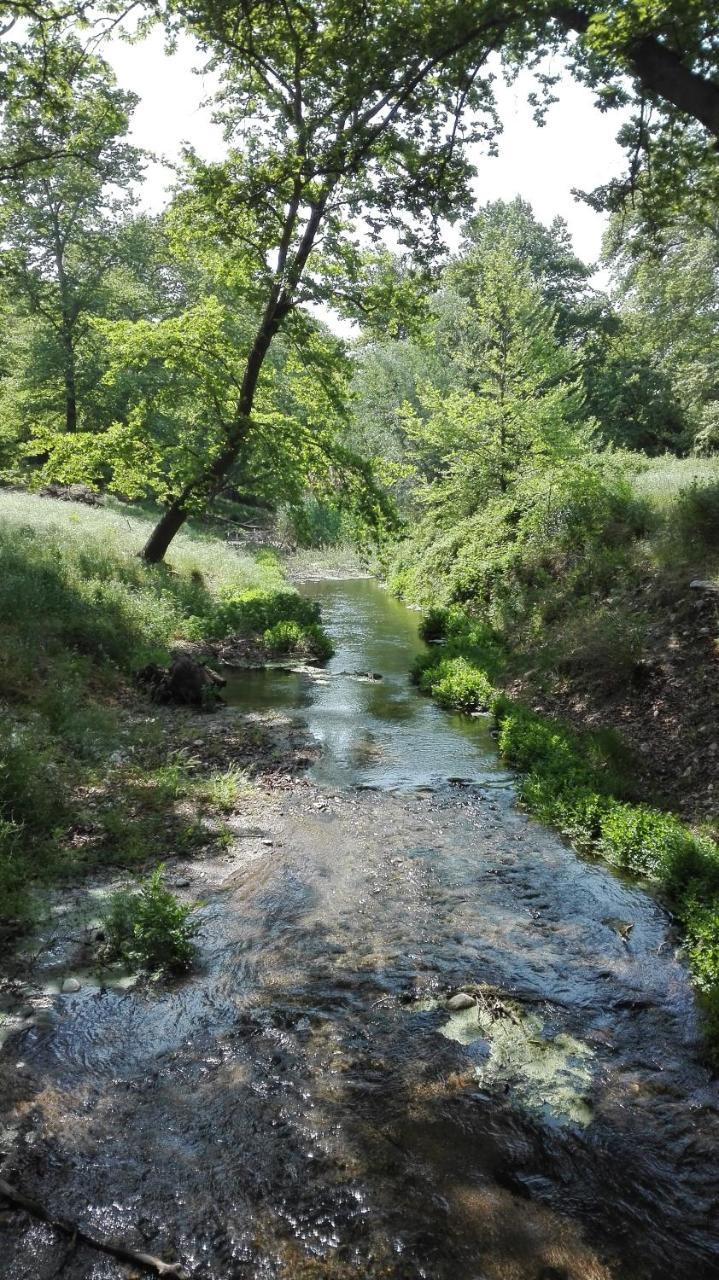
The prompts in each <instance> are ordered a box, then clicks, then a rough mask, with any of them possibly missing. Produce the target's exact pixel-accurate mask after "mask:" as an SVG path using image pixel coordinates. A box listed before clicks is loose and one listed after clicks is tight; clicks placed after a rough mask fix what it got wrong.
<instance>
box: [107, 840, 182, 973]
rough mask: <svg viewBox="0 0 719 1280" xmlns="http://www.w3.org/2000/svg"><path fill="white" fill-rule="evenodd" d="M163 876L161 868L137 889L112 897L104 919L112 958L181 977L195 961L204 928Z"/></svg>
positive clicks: (156, 869) (154, 971)
mask: <svg viewBox="0 0 719 1280" xmlns="http://www.w3.org/2000/svg"><path fill="white" fill-rule="evenodd" d="M163 872H164V867H163V866H162V864H160V865H159V866H158V867H156V868H155V870H154V871H153V872H152V873H151V874H150V875H149V876H147V877H146V878H145V879H144V880H142V881H141V882H140V884H139V886H138V887H137V888H136V889H134V890H132V889H121V890H119V891H118V892H117V893H114V894H113V895H112V897H111V899H110V902H109V904H108V909H107V911H106V913H105V918H104V924H105V933H106V935H107V949H108V956H109V958H111V959H121V960H125V961H127V963H129V964H132V965H140V966H142V968H144V969H148V970H150V971H151V972H153V973H181V972H182V971H183V970H185V969H189V968H190V967H191V965H192V962H193V960H194V958H195V944H194V938H195V937H196V935H197V933H198V930H199V928H200V924H199V921H198V920H196V919H195V920H193V919H192V913H193V909H194V908H193V907H192V906H189V905H187V904H185V903H182V902H179V901H178V899H177V898H176V897H175V895H174V894H173V893H171V892H170V890H169V889H168V888H166V886H165V884H164V882H163Z"/></svg>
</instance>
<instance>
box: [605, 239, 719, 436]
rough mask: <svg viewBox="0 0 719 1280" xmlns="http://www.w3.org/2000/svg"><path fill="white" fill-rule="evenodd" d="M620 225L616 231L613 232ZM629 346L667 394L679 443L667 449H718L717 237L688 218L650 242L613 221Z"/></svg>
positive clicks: (609, 256)
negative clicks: (679, 428) (679, 430)
mask: <svg viewBox="0 0 719 1280" xmlns="http://www.w3.org/2000/svg"><path fill="white" fill-rule="evenodd" d="M620 222H621V226H620V225H618V224H619V223H620ZM606 260H607V261H608V262H609V263H610V264H611V266H612V267H613V269H614V272H615V275H616V280H617V286H616V300H617V303H618V306H619V310H620V316H621V321H622V329H623V332H624V335H625V342H626V340H627V339H628V340H629V341H630V342H631V344H632V345H633V347H634V349H635V350H636V351H639V352H641V353H642V359H643V361H644V362H645V363H646V364H647V366H648V367H649V369H650V370H651V372H652V376H653V379H654V382H655V384H659V383H663V384H664V385H665V386H666V387H667V388H669V389H670V395H671V399H672V401H673V404H674V418H675V420H677V419H678V420H679V421H680V422H681V424H682V427H683V435H682V436H679V437H678V438H675V439H674V440H673V441H668V440H666V439H665V441H664V443H665V444H668V445H669V447H672V446H673V447H675V448H677V447H678V448H679V449H680V450H682V451H687V450H689V449H691V448H692V447H693V448H698V449H700V450H702V451H705V452H707V451H711V450H713V449H716V448H717V446H719V438H717V434H716V423H717V420H718V419H719V235H718V234H717V231H716V230H707V229H705V228H702V227H697V226H696V225H694V224H693V222H692V221H688V220H687V219H685V218H680V219H677V220H676V221H675V222H674V223H672V224H671V225H670V226H668V227H666V228H665V229H664V230H663V232H662V235H661V238H660V240H659V242H657V241H655V240H654V239H652V240H651V241H647V239H646V237H645V236H644V235H643V233H642V226H641V220H640V219H639V218H635V219H634V220H633V221H629V222H628V223H627V219H625V218H623V217H622V218H621V219H620V218H619V217H615V219H614V220H613V223H612V224H610V229H609V233H608V235H607V239H606Z"/></svg>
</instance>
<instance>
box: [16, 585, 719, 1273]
mask: <svg viewBox="0 0 719 1280" xmlns="http://www.w3.org/2000/svg"><path fill="white" fill-rule="evenodd" d="M304 589H305V590H306V591H307V593H308V594H311V595H312V596H314V597H315V598H317V599H319V600H320V601H321V603H322V606H323V610H324V615H325V621H326V623H327V625H328V627H329V629H330V631H331V632H332V634H333V637H334V639H335V643H336V645H337V653H336V656H335V657H334V658H333V659H332V661H331V663H330V664H329V665H328V667H327V668H326V671H325V673H324V674H320V673H314V674H312V673H309V674H307V673H305V674H283V673H280V672H271V673H252V674H249V673H244V672H243V673H241V674H238V675H237V676H236V677H234V678H233V680H232V681H231V684H230V686H229V697H230V701H231V702H232V704H233V706H232V707H229V708H228V709H227V711H223V712H220V713H219V715H221V716H228V717H229V716H232V715H234V714H236V708H237V707H240V708H241V709H242V710H250V709H251V710H253V711H256V710H262V709H268V710H274V711H278V710H284V711H290V712H292V714H296V715H297V716H299V717H301V718H302V719H303V720H304V721H305V722H306V723H307V724H308V726H309V728H310V730H311V732H312V734H313V735H314V736H315V737H316V738H317V739H318V740H319V741H320V742H321V743H322V745H323V748H324V749H323V753H322V756H321V758H320V759H319V761H318V763H317V764H316V765H315V766H314V768H313V771H312V781H313V783H314V784H315V785H314V786H313V787H306V788H302V787H300V788H297V789H296V790H294V791H290V792H283V793H280V794H278V795H276V796H275V797H274V798H273V799H271V800H270V801H268V805H267V809H266V812H265V814H264V816H263V818H262V821H261V822H260V824H259V825H258V823H257V822H254V823H245V824H244V825H243V820H242V815H240V816H239V818H238V820H237V823H236V838H237V846H236V849H235V850H234V851H233V852H232V856H231V857H230V858H229V860H228V861H227V863H226V864H224V863H223V864H222V865H221V866H220V867H219V870H218V869H216V870H215V875H214V878H213V879H212V884H213V886H215V887H213V888H212V891H211V892H210V893H209V894H207V895H206V905H205V906H204V908H203V915H204V929H203V933H202V937H201V944H202V946H201V966H200V968H199V970H198V971H197V972H196V973H195V974H194V975H193V976H192V977H191V978H190V979H189V980H188V981H186V982H183V983H178V984H176V985H174V986H171V987H158V988H156V989H154V990H149V991H147V990H137V991H126V990H122V989H112V988H109V987H108V988H107V989H102V988H98V987H94V988H93V987H91V986H89V985H86V984H83V986H82V988H81V990H80V991H79V992H77V993H75V994H69V995H58V996H56V997H54V1005H53V1009H52V1016H51V1017H50V1018H49V1019H47V1020H46V1021H45V1023H44V1024H43V1025H36V1026H32V1027H30V1028H28V1029H27V1030H26V1031H24V1032H22V1033H21V1034H20V1035H15V1036H14V1037H12V1038H11V1039H10V1040H9V1041H8V1042H7V1044H6V1046H5V1050H4V1053H5V1054H6V1055H8V1054H9V1055H10V1060H11V1062H12V1063H13V1064H15V1069H16V1071H17V1078H18V1081H19V1082H20V1084H21V1085H22V1087H21V1088H19V1089H18V1098H17V1101H16V1105H15V1108H14V1111H13V1113H12V1124H13V1125H14V1137H13V1139H12V1141H13V1144H14V1145H13V1147H12V1154H11V1157H10V1160H9V1168H10V1172H12V1171H13V1170H14V1171H15V1176H16V1180H17V1181H19V1182H22V1185H23V1187H24V1189H25V1190H26V1191H28V1192H29V1193H30V1194H33V1195H35V1196H36V1197H37V1198H39V1199H42V1200H44V1201H45V1203H47V1204H48V1205H51V1206H52V1207H53V1210H54V1211H55V1212H56V1213H57V1214H58V1215H60V1216H65V1217H68V1218H75V1219H76V1220H81V1221H82V1223H83V1226H84V1227H85V1229H86V1230H90V1231H94V1232H96V1233H98V1234H104V1235H113V1236H116V1237H122V1238H123V1239H125V1240H126V1241H127V1242H129V1243H131V1244H132V1245H133V1246H134V1247H135V1248H139V1249H147V1250H149V1251H150V1252H152V1253H155V1254H162V1256H167V1257H173V1258H177V1257H179V1258H181V1259H182V1262H183V1264H184V1266H185V1268H186V1269H187V1272H188V1274H189V1275H190V1276H191V1277H192V1278H193V1280H228V1278H230V1277H238V1278H240V1277H246V1278H247V1280H309V1278H310V1277H326V1278H327V1280H350V1278H352V1280H380V1277H384V1278H387V1280H683V1278H684V1277H686V1278H687V1280H709V1278H710V1277H717V1276H719V1168H718V1166H717V1156H718V1154H719V1089H718V1088H717V1084H716V1082H715V1081H712V1079H711V1077H710V1075H709V1074H708V1072H707V1071H706V1070H705V1068H704V1067H703V1066H702V1065H701V1060H700V1044H699V1041H698V1032H697V1024H696V1016H695V1012H694V1006H693V1002H692V997H691V992H690V989H689V984H688V980H687V976H686V972H685V969H684V967H683V965H682V963H681V961H680V959H679V958H677V955H676V939H675V938H674V937H673V935H672V932H671V929H670V926H669V922H668V920H667V918H666V916H665V914H664V913H663V912H662V910H661V909H660V908H659V906H658V905H657V904H656V903H655V902H654V901H653V899H652V898H651V897H650V896H649V895H648V894H647V893H645V892H643V891H642V889H641V888H639V887H637V886H636V885H632V884H629V883H625V882H622V881H621V880H620V879H619V878H617V877H616V876H615V875H614V874H613V873H612V872H611V871H610V870H609V869H608V868H606V867H605V866H603V865H601V864H594V863H590V862H587V861H583V860H581V859H579V858H578V857H577V856H576V855H575V854H574V853H573V852H572V850H571V849H569V848H567V847H566V846H565V845H564V843H563V842H562V841H561V840H560V839H558V838H557V837H556V836H554V835H553V834H551V833H550V832H547V831H546V830H544V829H543V828H542V827H540V826H539V825H538V824H537V823H535V822H533V821H532V820H531V819H530V818H528V817H527V816H526V815H524V814H522V813H520V812H519V811H518V810H517V808H516V806H515V804H514V800H513V794H512V789H511V780H510V779H509V778H508V776H507V774H506V773H505V772H504V771H503V769H502V768H501V766H500V765H499V763H498V761H497V757H496V754H495V752H494V749H493V744H492V739H491V735H490V733H489V728H488V725H487V723H486V721H485V720H483V719H481V718H475V719H465V718H459V717H451V716H448V715H446V714H445V713H443V712H441V711H440V710H439V709H438V708H436V707H435V706H433V705H432V704H431V703H430V702H429V701H427V700H425V699H423V698H421V697H420V696H419V695H418V694H417V693H416V692H415V690H413V689H412V687H411V685H410V683H409V680H408V677H407V668H408V665H409V662H410V660H411V657H412V656H413V654H414V652H416V651H417V650H418V648H420V647H421V646H420V644H419V641H418V639H417V617H416V615H414V614H412V613H410V612H409V611H408V610H406V609H404V608H403V607H402V606H401V605H399V604H397V603H396V602H393V601H391V600H390V599H389V598H388V597H387V596H386V594H385V593H384V592H382V591H381V589H380V588H379V587H378V586H377V585H376V584H375V583H373V582H369V581H364V580H360V581H351V582H346V581H345V582H319V583H312V584H308V585H307V586H306V587H305V588H304ZM377 675H379V676H381V679H375V678H373V677H374V676H377ZM223 867H226V869H224V870H223ZM458 992H462V993H464V994H465V995H466V996H467V1000H466V1001H465V1002H460V1003H465V1004H466V1007H465V1008H460V1009H451V1008H449V1007H448V1005H447V999H448V997H451V996H452V995H453V994H456V993H458ZM7 1176H8V1177H10V1173H8V1175H7ZM7 1232H8V1237H7V1238H8V1244H7V1248H6V1249H5V1251H4V1253H3V1255H2V1257H0V1274H2V1275H4V1276H8V1277H10V1278H11V1280H25V1278H27V1280H30V1277H32V1280H40V1278H41V1277H51V1276H54V1275H59V1274H62V1276H63V1277H65V1280H80V1278H82V1280H90V1278H91V1277H92V1278H93V1280H100V1278H101V1277H103V1278H106V1280H117V1278H118V1277H119V1276H122V1275H126V1274H127V1269H123V1267H122V1266H121V1265H120V1264H118V1263H117V1262H115V1261H113V1260H111V1259H109V1258H107V1257H105V1256H103V1255H102V1254H98V1253H96V1252H94V1251H92V1250H90V1249H88V1248H86V1247H77V1248H75V1249H73V1250H71V1251H69V1252H68V1247H67V1241H59V1240H58V1237H57V1236H56V1235H55V1234H54V1233H53V1232H52V1231H51V1230H50V1229H49V1228H47V1227H45V1226H42V1225H40V1224H37V1223H33V1222H30V1220H23V1219H21V1220H17V1219H14V1218H13V1219H11V1220H10V1221H9V1222H8V1224H7ZM60 1264H62V1269H61V1271H60V1270H59V1267H60Z"/></svg>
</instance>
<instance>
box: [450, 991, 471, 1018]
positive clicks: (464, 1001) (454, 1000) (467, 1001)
mask: <svg viewBox="0 0 719 1280" xmlns="http://www.w3.org/2000/svg"><path fill="white" fill-rule="evenodd" d="M476 1003H477V1001H476V1000H475V999H474V997H473V996H470V995H468V994H467V992H466V991H458V992H457V994H456V996H450V998H449V1000H448V1001H447V1008H448V1009H451V1010H452V1012H453V1013H457V1012H458V1011H459V1010H460V1009H471V1008H473V1007H474V1005H475V1004H476Z"/></svg>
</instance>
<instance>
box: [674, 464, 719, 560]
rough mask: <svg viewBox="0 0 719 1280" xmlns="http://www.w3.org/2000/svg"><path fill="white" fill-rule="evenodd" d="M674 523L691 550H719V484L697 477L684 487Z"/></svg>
mask: <svg viewBox="0 0 719 1280" xmlns="http://www.w3.org/2000/svg"><path fill="white" fill-rule="evenodd" d="M672 523H674V524H675V525H676V528H677V531H678V533H679V537H680V538H681V541H682V544H683V546H684V547H685V548H686V550H687V551H689V552H698V553H700V554H701V553H702V552H706V551H719V483H717V482H716V481H715V482H714V483H710V484H706V483H704V484H702V483H700V482H699V481H698V480H694V481H693V483H692V484H691V485H689V486H688V488H686V489H683V490H682V491H681V493H680V494H679V496H678V498H677V502H676V508H675V513H674V519H673V521H672Z"/></svg>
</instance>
